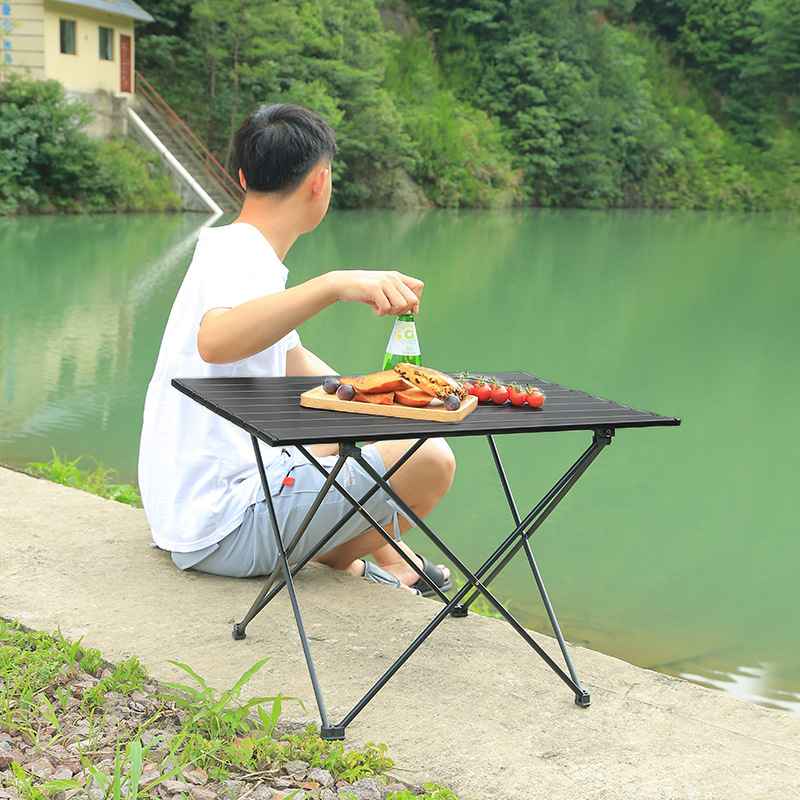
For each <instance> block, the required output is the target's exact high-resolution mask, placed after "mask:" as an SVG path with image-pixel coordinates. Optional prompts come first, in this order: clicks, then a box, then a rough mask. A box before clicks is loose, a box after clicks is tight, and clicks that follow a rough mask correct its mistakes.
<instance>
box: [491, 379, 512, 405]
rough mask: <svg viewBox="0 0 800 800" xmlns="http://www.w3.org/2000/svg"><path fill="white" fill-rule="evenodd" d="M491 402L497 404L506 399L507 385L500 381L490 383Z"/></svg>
mask: <svg viewBox="0 0 800 800" xmlns="http://www.w3.org/2000/svg"><path fill="white" fill-rule="evenodd" d="M491 398H492V402H493V403H495V404H496V405H498V406H501V405H503V403H505V401H506V400H508V387H507V386H503V385H502V384H500V383H495V384H492V388H491Z"/></svg>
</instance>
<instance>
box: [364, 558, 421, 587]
mask: <svg viewBox="0 0 800 800" xmlns="http://www.w3.org/2000/svg"><path fill="white" fill-rule="evenodd" d="M363 561H364V574H363V575H362V577H363V578H366V579H367V580H368V581H372V582H373V583H381V584H383V585H384V586H391V587H392V588H394V589H399V588H400V587H401V586H402V584H401V583H400V578H398V577H397V576H396V575H392V573H391V572H387V571H386V570H385V569H383V568H382V567H379V566H378V565H377V564H374V563H373V562H372V561H367V560H366V559H363ZM411 588H412V589H414V591H415V592H416V593H417V595H419V594H421V592H420V590H419V589H418V588H417V587H416V584H415V585H414V586H412V587H411Z"/></svg>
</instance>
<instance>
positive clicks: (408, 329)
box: [383, 314, 422, 369]
mask: <svg viewBox="0 0 800 800" xmlns="http://www.w3.org/2000/svg"><path fill="white" fill-rule="evenodd" d="M401 361H404V362H405V363H406V364H416V365H417V366H420V365H421V364H422V355H421V353H420V349H419V339H417V326H416V323H415V322H414V315H413V314H401V315H400V316H399V317H398V318H397V319H396V320H395V322H394V327H393V328H392V335H391V336H390V337H389V344H387V345H386V355H385V356H384V357H383V368H384V369H394V367H395V364H399V363H400V362H401Z"/></svg>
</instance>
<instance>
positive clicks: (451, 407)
mask: <svg viewBox="0 0 800 800" xmlns="http://www.w3.org/2000/svg"><path fill="white" fill-rule="evenodd" d="M443 402H444V407H445V408H446V409H447V410H448V411H458V409H459V408H461V400H459V398H458V395H455V394H449V395H447V397H445V399H444V401H443Z"/></svg>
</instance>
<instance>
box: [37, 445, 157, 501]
mask: <svg viewBox="0 0 800 800" xmlns="http://www.w3.org/2000/svg"><path fill="white" fill-rule="evenodd" d="M51 450H52V452H53V458H52V460H51V461H32V462H30V463H29V464H28V465H27V466H26V467H25V472H27V473H28V474H29V475H36V476H37V477H40V478H46V479H47V480H49V481H53V482H54V483H61V484H63V485H64V486H71V487H72V488H73V489H81V490H83V491H84V492H90V493H91V494H96V495H99V496H100V497H105V498H107V499H108V500H116V501H117V502H118V503H126V504H127V505H131V506H136V507H137V508H141V507H142V498H141V495H140V494H139V490H138V489H137V488H136V487H135V486H131V485H130V484H128V483H118V482H117V481H118V479H119V473H118V472H117V471H116V470H115V469H109V468H108V467H106V466H105V464H103V462H102V461H98V460H97V459H96V458H94V457H93V456H87V455H82V456H78V458H76V459H75V460H74V461H68V460H67V459H65V458H62V457H61V456H60V455H58V453H56V451H55V448H51ZM84 460H86V461H90V462H92V466H88V467H86V468H81V467H80V466H78V464H79V463H80V462H81V461H84Z"/></svg>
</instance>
